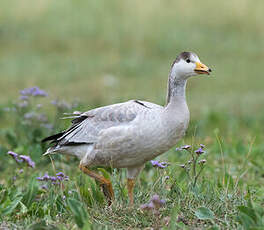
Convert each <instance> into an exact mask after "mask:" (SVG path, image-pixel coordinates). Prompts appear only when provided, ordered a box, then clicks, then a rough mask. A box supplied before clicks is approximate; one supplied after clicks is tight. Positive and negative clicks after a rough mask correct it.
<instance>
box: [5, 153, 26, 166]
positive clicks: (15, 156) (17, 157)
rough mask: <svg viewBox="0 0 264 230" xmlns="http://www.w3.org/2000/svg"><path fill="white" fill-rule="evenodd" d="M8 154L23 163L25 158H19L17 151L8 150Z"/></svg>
mask: <svg viewBox="0 0 264 230" xmlns="http://www.w3.org/2000/svg"><path fill="white" fill-rule="evenodd" d="M7 154H8V155H10V156H11V157H13V159H14V160H15V161H16V162H17V163H21V162H23V159H19V155H18V154H17V153H15V152H12V151H8V152H7Z"/></svg>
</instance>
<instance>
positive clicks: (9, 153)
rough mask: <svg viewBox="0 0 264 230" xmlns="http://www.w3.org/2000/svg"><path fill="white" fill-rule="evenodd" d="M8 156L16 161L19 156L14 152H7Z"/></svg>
mask: <svg viewBox="0 0 264 230" xmlns="http://www.w3.org/2000/svg"><path fill="white" fill-rule="evenodd" d="M7 154H8V155H10V156H11V157H13V158H14V159H16V158H17V157H18V154H17V153H15V152H12V151H8V152H7Z"/></svg>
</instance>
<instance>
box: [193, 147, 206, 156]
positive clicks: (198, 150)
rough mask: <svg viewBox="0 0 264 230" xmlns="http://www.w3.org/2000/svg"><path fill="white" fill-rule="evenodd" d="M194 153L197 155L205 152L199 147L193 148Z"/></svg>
mask: <svg viewBox="0 0 264 230" xmlns="http://www.w3.org/2000/svg"><path fill="white" fill-rule="evenodd" d="M195 153H196V154H197V155H201V154H203V153H205V151H204V150H203V149H202V148H199V149H197V150H195Z"/></svg>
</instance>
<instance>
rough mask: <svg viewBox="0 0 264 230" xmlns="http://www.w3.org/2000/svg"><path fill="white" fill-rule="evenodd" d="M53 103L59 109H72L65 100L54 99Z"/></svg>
mask: <svg viewBox="0 0 264 230" xmlns="http://www.w3.org/2000/svg"><path fill="white" fill-rule="evenodd" d="M51 104H53V105H55V106H56V107H57V109H59V110H67V109H71V108H72V106H71V105H70V104H68V103H67V102H65V101H59V100H53V101H51Z"/></svg>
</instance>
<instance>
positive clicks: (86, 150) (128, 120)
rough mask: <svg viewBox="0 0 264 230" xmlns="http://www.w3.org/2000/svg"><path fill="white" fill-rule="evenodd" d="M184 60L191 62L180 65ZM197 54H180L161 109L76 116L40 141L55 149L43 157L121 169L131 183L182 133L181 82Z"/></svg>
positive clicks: (142, 105) (185, 118)
mask: <svg viewBox="0 0 264 230" xmlns="http://www.w3.org/2000/svg"><path fill="white" fill-rule="evenodd" d="M186 59H191V60H192V63H189V60H188V63H189V64H186ZM197 62H200V60H199V58H198V57H197V55H195V54H193V53H187V52H184V53H182V54H181V55H180V56H178V57H177V58H176V60H175V62H174V63H173V65H172V68H171V71H170V74H169V79H168V93H167V104H166V105H165V106H160V105H156V104H153V103H150V102H146V101H137V100H131V101H128V102H124V103H120V104H114V105H109V106H105V107H101V108H96V109H93V110H90V111H87V112H85V113H82V114H80V115H79V116H76V118H75V119H74V120H73V125H72V127H70V128H69V129H68V130H66V131H64V132H63V133H60V134H56V135H54V136H52V137H49V138H47V139H46V140H53V143H54V144H55V145H54V146H53V147H50V148H49V149H48V150H47V152H46V154H50V153H57V152H58V153H62V154H67V155H75V156H77V157H78V158H79V159H80V161H81V162H80V163H81V164H82V165H85V166H87V167H89V166H100V165H101V166H111V167H115V168H127V169H128V178H135V177H136V176H137V174H138V173H139V172H140V170H141V169H142V167H143V166H144V164H145V162H147V161H149V160H151V159H153V158H155V157H156V156H158V155H160V154H162V153H164V152H166V151H167V150H169V149H170V148H171V147H173V146H174V145H175V144H176V143H177V142H178V141H179V140H180V139H181V138H182V137H183V136H184V134H185V131H186V129H187V127H188V123H189V110H188V107H187V104H186V99H185V88H186V82H187V78H188V77H190V76H193V75H197V74H195V73H194V67H195V65H194V64H193V63H197Z"/></svg>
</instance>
